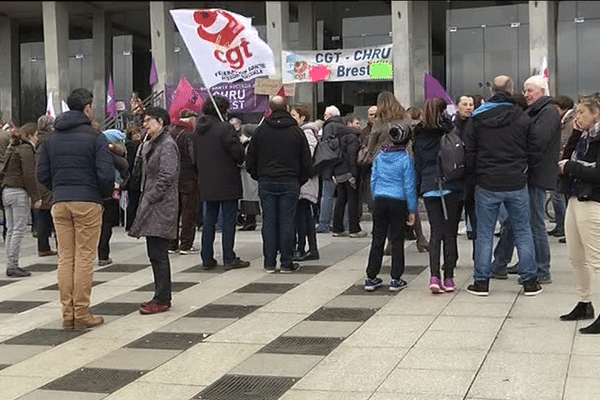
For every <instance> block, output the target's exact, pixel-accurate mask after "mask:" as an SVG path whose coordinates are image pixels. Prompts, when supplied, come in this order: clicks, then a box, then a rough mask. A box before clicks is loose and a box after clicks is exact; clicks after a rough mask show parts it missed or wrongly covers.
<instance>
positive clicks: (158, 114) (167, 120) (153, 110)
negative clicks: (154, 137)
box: [144, 107, 171, 126]
mask: <svg viewBox="0 0 600 400" xmlns="http://www.w3.org/2000/svg"><path fill="white" fill-rule="evenodd" d="M144 114H145V115H148V116H150V117H152V118H156V119H157V120H158V119H159V118H160V119H162V120H163V126H167V125H171V117H169V112H168V111H167V110H165V109H164V108H160V107H148V108H146V111H145V112H144Z"/></svg>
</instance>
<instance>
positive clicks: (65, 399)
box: [19, 389, 106, 400]
mask: <svg viewBox="0 0 600 400" xmlns="http://www.w3.org/2000/svg"><path fill="white" fill-rule="evenodd" d="M105 397H106V394H105V393H84V392H67V391H64V390H43V389H38V390H34V391H33V392H31V393H28V394H26V395H25V396H23V397H19V400H100V399H103V398H105Z"/></svg>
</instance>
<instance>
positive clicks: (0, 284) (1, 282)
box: [0, 281, 18, 286]
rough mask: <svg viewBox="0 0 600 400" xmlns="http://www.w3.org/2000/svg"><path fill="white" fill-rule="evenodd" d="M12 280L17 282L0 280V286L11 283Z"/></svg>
mask: <svg viewBox="0 0 600 400" xmlns="http://www.w3.org/2000/svg"><path fill="white" fill-rule="evenodd" d="M13 282H18V281H0V286H6V285H8V284H11V283H13Z"/></svg>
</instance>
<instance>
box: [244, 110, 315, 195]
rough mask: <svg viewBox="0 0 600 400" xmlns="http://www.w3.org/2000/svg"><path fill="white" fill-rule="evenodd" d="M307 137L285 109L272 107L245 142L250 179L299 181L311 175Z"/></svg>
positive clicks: (305, 180) (304, 180)
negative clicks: (248, 141)
mask: <svg viewBox="0 0 600 400" xmlns="http://www.w3.org/2000/svg"><path fill="white" fill-rule="evenodd" d="M311 160H312V159H311V156H310V149H309V147H308V141H307V140H306V136H305V134H304V132H303V131H302V129H300V128H299V127H298V123H297V122H296V120H295V119H294V118H292V116H291V115H290V114H289V113H288V112H287V111H274V112H273V113H272V114H271V115H270V116H269V117H268V118H266V119H265V121H264V123H262V124H261V125H260V126H259V127H258V128H257V129H256V131H255V132H254V136H253V137H252V140H251V141H250V144H249V145H248V154H247V155H246V168H247V170H248V173H250V176H251V177H252V179H255V180H260V179H261V178H270V179H275V180H280V181H298V182H300V185H304V184H305V183H306V182H307V181H308V179H309V178H310V175H311V169H312V161H311Z"/></svg>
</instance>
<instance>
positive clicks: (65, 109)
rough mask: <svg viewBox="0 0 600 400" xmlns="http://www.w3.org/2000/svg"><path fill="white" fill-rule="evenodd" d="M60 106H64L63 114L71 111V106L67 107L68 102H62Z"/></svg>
mask: <svg viewBox="0 0 600 400" xmlns="http://www.w3.org/2000/svg"><path fill="white" fill-rule="evenodd" d="M60 105H61V106H62V112H65V111H69V110H70V108H69V106H68V105H67V102H66V101H64V100H62V101H61V102H60Z"/></svg>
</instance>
